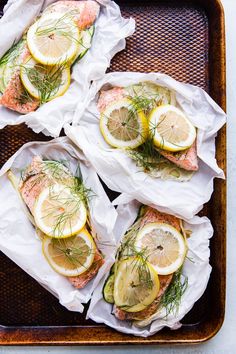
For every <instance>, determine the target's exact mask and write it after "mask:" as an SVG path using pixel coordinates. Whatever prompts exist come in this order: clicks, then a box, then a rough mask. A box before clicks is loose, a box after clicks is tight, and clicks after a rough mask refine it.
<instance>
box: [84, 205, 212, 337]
mask: <svg viewBox="0 0 236 354" xmlns="http://www.w3.org/2000/svg"><path fill="white" fill-rule="evenodd" d="M117 211H118V218H117V221H116V225H115V229H114V233H115V235H116V238H117V240H118V239H120V238H122V236H123V235H124V233H125V232H126V231H127V229H128V228H129V227H130V226H131V225H132V224H133V222H134V220H135V219H136V217H137V212H138V204H137V202H134V201H133V202H130V203H128V204H126V205H120V206H119V207H118V209H117ZM184 227H185V228H186V229H188V230H192V234H191V236H190V238H188V247H189V250H188V253H187V256H188V258H186V260H185V262H184V266H183V274H184V275H185V276H187V277H188V287H187V289H186V291H185V293H184V295H183V296H182V299H181V303H180V306H179V310H178V313H177V314H176V315H175V314H169V315H168V316H166V312H165V309H161V310H159V311H158V312H157V313H156V314H154V315H153V316H152V318H151V319H149V320H146V323H145V325H146V327H142V328H141V327H136V326H134V325H133V324H132V322H131V321H120V320H118V319H117V318H116V317H115V315H113V314H112V307H113V306H112V305H111V304H108V303H107V302H105V300H104V299H103V294H102V290H103V286H104V283H105V281H106V278H107V275H106V276H104V278H103V279H102V280H101V282H100V284H99V285H98V286H97V288H96V289H95V291H94V293H93V295H92V300H91V303H90V306H89V309H88V312H87V318H91V319H92V320H94V321H95V322H98V323H105V324H106V325H107V326H110V327H112V328H115V329H116V330H117V331H120V332H123V333H129V334H133V335H135V336H142V337H148V336H151V335H153V334H155V333H156V332H158V331H160V330H161V329H162V328H163V327H165V326H167V327H169V328H171V329H178V328H180V327H181V323H180V321H181V319H182V318H183V317H184V316H185V315H186V314H187V313H188V312H189V311H190V309H191V308H192V307H193V305H194V303H195V302H196V301H197V300H198V299H199V298H200V297H201V296H202V295H203V293H204V291H205V289H206V286H207V283H208V280H209V277H210V273H211V266H210V264H209V256H210V250H209V238H210V237H211V236H212V234H213V229H212V226H211V223H210V221H209V219H208V218H207V217H201V218H200V217H198V216H194V217H193V218H192V219H189V220H185V221H184Z"/></svg>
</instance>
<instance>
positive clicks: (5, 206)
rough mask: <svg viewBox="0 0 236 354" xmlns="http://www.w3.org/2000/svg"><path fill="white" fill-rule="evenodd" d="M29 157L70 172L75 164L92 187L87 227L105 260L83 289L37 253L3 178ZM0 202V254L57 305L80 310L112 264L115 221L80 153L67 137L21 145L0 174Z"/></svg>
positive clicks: (14, 196) (31, 233) (19, 203)
mask: <svg viewBox="0 0 236 354" xmlns="http://www.w3.org/2000/svg"><path fill="white" fill-rule="evenodd" d="M35 155H40V156H41V157H42V158H44V159H50V160H59V161H63V160H64V161H67V163H68V164H69V168H70V170H71V172H73V173H75V172H76V169H77V167H78V164H79V165H80V170H81V173H82V177H83V182H84V184H85V186H86V187H87V188H91V189H92V192H93V195H94V196H91V198H90V200H89V210H90V216H91V224H92V229H93V234H95V233H96V235H97V236H96V243H97V246H98V249H100V250H101V251H102V253H103V254H104V256H105V263H104V265H103V266H102V267H101V268H100V270H99V272H98V274H97V275H96V277H95V278H93V279H92V280H91V281H90V282H89V283H88V284H87V285H86V287H85V288H84V289H81V290H78V289H76V288H75V287H73V285H72V284H71V283H70V282H69V280H67V279H66V277H64V276H63V275H60V274H58V273H57V272H55V271H54V270H53V269H52V268H51V266H50V265H49V264H48V262H47V261H46V259H45V257H44V256H43V253H42V242H41V240H40V239H39V237H38V236H37V234H36V232H35V228H34V227H33V226H32V224H31V223H30V221H29V219H28V218H27V216H26V214H25V213H24V211H23V205H22V204H23V202H22V200H21V199H20V197H19V195H18V194H17V192H16V190H15V189H14V188H13V187H12V184H11V183H10V181H9V180H8V178H7V175H6V172H7V171H8V170H9V169H11V170H12V171H13V172H14V173H15V174H16V175H17V176H18V177H19V176H20V173H21V171H22V170H23V169H24V168H25V167H26V166H28V165H29V164H30V163H31V161H32V157H33V156H35ZM0 201H1V207H0V250H1V251H2V252H3V253H5V255H6V256H8V257H9V258H10V259H11V260H12V261H14V262H15V263H16V264H18V266H20V267H21V268H22V269H23V270H24V271H25V272H27V273H28V274H29V275H30V276H32V277H33V278H34V279H35V280H37V281H38V282H39V283H40V284H41V285H42V286H43V287H44V288H46V289H47V290H48V291H50V292H51V293H52V294H53V295H55V296H56V297H57V298H58V299H59V302H60V304H61V305H63V306H65V307H66V308H67V309H68V310H71V311H78V312H82V311H83V306H82V305H81V303H86V302H88V301H89V299H90V297H91V294H92V292H93V290H94V288H95V287H96V285H97V283H98V282H99V280H100V279H101V278H102V277H103V276H104V274H106V273H107V271H108V269H109V267H110V265H111V263H112V262H114V254H115V249H116V248H115V238H114V236H113V228H114V225H115V222H116V218H117V212H116V210H115V209H114V207H113V206H112V204H111V203H110V201H109V199H108V197H107V195H106V193H105V191H104V190H103V187H102V185H101V183H100V181H99V179H98V176H97V174H96V172H95V171H94V169H93V168H92V167H91V165H90V164H89V163H88V162H87V161H86V159H85V157H84V155H83V153H81V151H79V150H78V148H77V147H76V146H75V145H74V144H73V143H72V142H71V141H70V140H69V139H68V138H67V137H63V138H57V139H54V140H51V141H50V142H30V143H27V144H25V145H24V146H23V147H22V148H20V149H19V150H18V151H17V152H16V153H15V154H14V155H13V156H12V157H11V158H10V159H9V160H8V161H7V162H6V163H5V165H4V166H3V167H2V169H1V170H0Z"/></svg>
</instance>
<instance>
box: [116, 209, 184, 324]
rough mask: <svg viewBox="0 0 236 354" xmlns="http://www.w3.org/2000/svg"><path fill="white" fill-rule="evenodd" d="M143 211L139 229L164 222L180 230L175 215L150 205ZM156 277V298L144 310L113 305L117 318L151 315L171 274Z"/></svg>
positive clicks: (138, 317) (135, 318)
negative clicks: (162, 211) (129, 309)
mask: <svg viewBox="0 0 236 354" xmlns="http://www.w3.org/2000/svg"><path fill="white" fill-rule="evenodd" d="M143 212H144V214H143V216H142V217H141V223H140V229H141V228H143V227H144V226H145V225H146V224H148V223H152V222H164V223H166V224H169V225H171V226H173V227H175V228H176V229H177V230H178V231H181V224H180V219H178V218H176V217H175V216H173V215H168V214H164V213H161V212H159V211H158V210H155V209H153V208H151V207H144V209H143ZM158 277H159V281H160V290H159V292H158V294H157V297H156V299H155V300H154V301H153V302H152V303H151V304H150V305H149V306H147V307H146V308H145V309H144V310H142V311H139V312H126V311H124V310H122V309H120V308H118V307H116V306H115V307H114V314H115V316H116V318H118V319H119V320H121V321H125V320H144V319H146V318H149V317H150V316H151V315H153V314H154V313H155V312H156V311H157V309H158V307H159V305H160V302H161V299H162V296H163V295H164V293H165V291H166V290H167V288H168V286H169V285H170V283H171V281H172V278H173V274H169V275H159V276H158Z"/></svg>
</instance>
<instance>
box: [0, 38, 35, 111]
mask: <svg viewBox="0 0 236 354" xmlns="http://www.w3.org/2000/svg"><path fill="white" fill-rule="evenodd" d="M29 55H30V52H29V50H28V47H27V45H26V44H25V47H24V49H23V51H22V53H21V54H20V56H19V62H18V66H16V70H15V72H14V74H13V76H12V77H11V79H10V81H9V83H8V84H7V87H6V89H5V91H4V92H3V95H2V98H1V102H0V103H1V104H2V105H3V106H5V107H7V108H9V109H11V110H13V111H16V112H19V113H21V114H27V113H29V112H33V111H35V110H36V108H38V106H39V101H38V100H37V99H35V98H33V97H32V96H30V95H29V94H28V93H27V91H26V90H25V88H24V86H23V84H22V82H21V79H20V65H21V64H22V63H24V62H25V60H26V58H27V57H28V56H29Z"/></svg>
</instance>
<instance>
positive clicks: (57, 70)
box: [21, 63, 67, 104]
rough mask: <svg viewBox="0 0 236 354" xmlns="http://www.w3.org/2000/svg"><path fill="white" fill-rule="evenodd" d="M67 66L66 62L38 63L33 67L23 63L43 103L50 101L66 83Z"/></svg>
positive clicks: (22, 66)
mask: <svg viewBox="0 0 236 354" xmlns="http://www.w3.org/2000/svg"><path fill="white" fill-rule="evenodd" d="M66 67H67V64H66V63H64V64H60V63H59V64H58V65H53V66H48V65H47V66H46V65H42V64H40V63H37V64H35V65H34V66H33V67H32V66H27V63H26V64H22V65H21V68H22V69H23V70H24V71H25V73H26V75H27V77H28V79H29V81H30V82H31V84H32V85H33V86H34V87H35V88H36V89H37V90H38V95H39V99H40V103H41V104H42V103H46V102H48V101H50V99H51V97H52V96H55V95H56V94H57V92H58V90H59V89H60V86H61V85H64V82H63V79H62V76H63V70H64V69H65V68H66Z"/></svg>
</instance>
